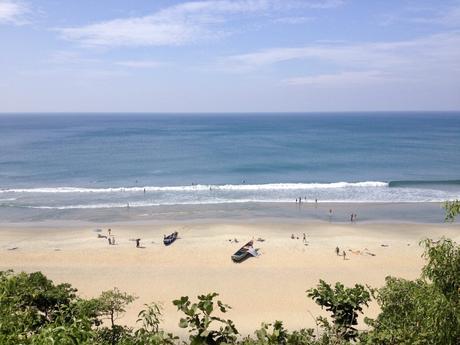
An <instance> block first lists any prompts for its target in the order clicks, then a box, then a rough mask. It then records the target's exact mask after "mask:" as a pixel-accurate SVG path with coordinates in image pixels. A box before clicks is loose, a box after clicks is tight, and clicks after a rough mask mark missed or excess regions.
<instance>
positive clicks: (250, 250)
mask: <svg viewBox="0 0 460 345" xmlns="http://www.w3.org/2000/svg"><path fill="white" fill-rule="evenodd" d="M253 244H254V242H253V241H249V242H248V243H246V244H245V245H244V246H242V247H241V248H240V249H238V251H237V252H236V253H235V254H233V255H232V260H233V261H234V262H242V261H244V260H246V259H247V258H248V257H250V256H254V253H256V250H255V249H254V247H253V246H252V245H253Z"/></svg>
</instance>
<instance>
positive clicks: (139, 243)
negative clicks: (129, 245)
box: [136, 238, 141, 248]
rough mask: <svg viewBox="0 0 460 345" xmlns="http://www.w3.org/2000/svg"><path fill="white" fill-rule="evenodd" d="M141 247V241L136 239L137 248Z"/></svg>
mask: <svg viewBox="0 0 460 345" xmlns="http://www.w3.org/2000/svg"><path fill="white" fill-rule="evenodd" d="M140 246H141V239H140V238H136V248H139V247H140Z"/></svg>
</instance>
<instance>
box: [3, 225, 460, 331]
mask: <svg viewBox="0 0 460 345" xmlns="http://www.w3.org/2000/svg"><path fill="white" fill-rule="evenodd" d="M96 227H100V228H102V232H101V234H104V235H106V234H107V228H109V227H110V228H111V229H112V233H113V234H115V236H116V239H117V240H116V243H117V245H115V246H109V245H108V243H107V240H106V239H99V238H97V232H95V231H94V230H95V228H96ZM459 230H460V225H459V224H407V223H372V224H370V223H361V224H360V223H359V222H358V223H356V224H337V223H327V222H311V221H298V220H297V221H296V222H290V221H289V220H286V219H285V220H284V221H282V220H281V219H279V221H278V222H273V221H271V220H269V219H265V220H263V221H261V220H248V219H247V220H246V221H237V222H232V221H227V220H223V219H221V220H220V221H219V222H212V221H210V220H202V221H194V222H183V221H170V222H169V223H168V224H166V222H158V221H157V222H148V221H146V222H143V223H139V222H119V223H110V224H107V225H104V226H103V227H102V226H95V224H94V223H92V222H88V223H78V222H66V221H59V222H42V223H35V224H33V225H31V224H15V225H13V224H10V225H8V224H0V269H1V270H5V269H14V270H15V271H16V272H19V271H22V270H23V271H26V272H32V271H36V270H40V271H42V272H43V273H44V274H46V275H47V276H48V278H49V279H52V280H54V281H55V282H57V283H61V282H69V283H71V284H72V286H74V287H75V288H77V289H78V293H79V295H81V296H82V297H96V296H97V295H99V294H100V293H101V292H102V291H103V290H108V289H111V288H113V287H118V288H120V289H121V290H123V291H126V292H128V293H132V294H135V295H137V296H138V297H139V298H138V299H137V300H136V301H135V302H134V303H133V305H131V306H129V308H128V310H127V313H126V315H125V317H124V318H122V319H121V320H120V322H121V323H122V324H127V325H130V326H133V325H134V324H135V320H136V317H137V313H138V312H139V310H141V309H142V306H143V304H144V303H149V302H151V301H159V302H161V303H162V304H163V306H164V324H163V325H164V328H165V329H167V330H168V331H174V332H175V333H177V334H179V335H181V333H180V329H179V328H178V327H177V323H178V321H179V318H180V314H179V312H177V311H176V309H175V308H174V307H173V305H172V303H171V301H172V300H173V299H176V298H179V297H180V296H184V295H188V296H189V297H190V298H192V299H195V298H196V296H197V295H198V294H202V293H208V292H213V291H215V292H218V293H219V294H220V296H219V297H220V299H221V300H222V301H223V302H224V303H227V304H229V305H231V306H232V307H233V309H232V310H231V311H230V313H228V314H227V315H226V318H227V317H228V318H230V319H232V320H234V321H235V323H236V326H237V328H238V329H239V330H240V331H241V332H242V333H243V334H247V333H250V332H252V331H253V330H255V329H256V328H257V327H259V325H260V323H261V322H273V321H274V320H275V319H279V320H283V321H284V322H285V324H286V326H287V327H288V328H290V329H297V328H301V327H314V326H315V324H314V320H313V318H312V317H311V315H310V313H311V314H313V315H314V316H319V315H325V314H324V312H323V311H321V309H320V307H319V306H317V305H316V304H315V303H314V302H313V301H311V300H309V299H308V298H307V297H306V294H305V291H306V290H307V289H308V288H311V287H314V286H316V284H317V283H318V281H319V279H324V280H325V281H327V282H329V283H335V282H336V281H341V282H343V283H344V284H345V285H347V286H350V285H354V284H355V283H361V284H369V285H371V286H373V287H379V286H382V285H383V284H384V279H385V277H386V276H388V275H393V276H398V277H403V278H407V279H414V278H416V277H418V276H419V274H420V270H421V267H422V266H423V260H422V258H421V257H420V254H421V253H422V249H421V248H420V247H419V246H418V243H419V241H420V240H421V239H423V238H426V237H430V238H433V239H438V238H440V237H442V236H446V237H450V238H452V239H453V240H455V241H457V242H459V241H460V231H459ZM173 231H179V237H180V238H179V239H178V240H177V241H176V242H175V243H174V244H173V245H171V246H170V247H165V246H164V245H163V244H162V238H163V234H168V233H171V232H173ZM304 232H305V233H306V234H307V240H308V245H307V246H305V245H304V244H303V241H302V234H303V233H304ZM291 234H295V237H299V239H294V240H292V239H291V238H290V236H291ZM259 237H261V238H263V239H265V241H264V242H257V241H256V242H255V246H256V247H257V248H260V253H261V255H260V256H259V257H256V258H250V259H248V260H247V261H245V262H243V263H241V264H235V263H233V262H231V260H230V256H231V255H232V254H233V253H234V252H235V251H236V250H237V249H238V248H239V247H241V245H243V244H244V243H245V242H247V240H249V239H251V238H254V239H257V238H259ZM133 238H142V240H141V246H144V247H145V248H143V249H139V248H135V242H133V241H130V239H133ZM234 238H238V240H239V242H238V243H234V242H233V241H232V242H230V241H229V240H230V239H232V240H233V239H234ZM336 246H339V247H340V250H341V251H342V250H344V251H346V253H347V256H346V258H347V260H343V258H342V257H339V256H336V254H335V253H334V249H335V247H336ZM14 247H17V249H15V250H8V249H11V248H14ZM366 253H372V254H374V255H375V256H372V255H370V254H366ZM377 312H378V310H377V307H376V305H375V303H372V304H371V306H370V308H369V309H366V312H365V316H369V317H373V316H375V315H376V314H377ZM360 320H361V322H362V320H363V317H360ZM360 327H364V325H363V324H362V323H361V324H360Z"/></svg>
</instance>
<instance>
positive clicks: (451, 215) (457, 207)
mask: <svg viewBox="0 0 460 345" xmlns="http://www.w3.org/2000/svg"><path fill="white" fill-rule="evenodd" d="M444 209H445V210H446V218H445V221H446V222H453V221H454V220H455V218H456V217H457V215H458V214H460V201H459V200H454V201H446V202H445V203H444Z"/></svg>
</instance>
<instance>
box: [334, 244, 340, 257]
mask: <svg viewBox="0 0 460 345" xmlns="http://www.w3.org/2000/svg"><path fill="white" fill-rule="evenodd" d="M335 253H336V254H337V256H339V253H340V249H339V247H338V246H337V247H335Z"/></svg>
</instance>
